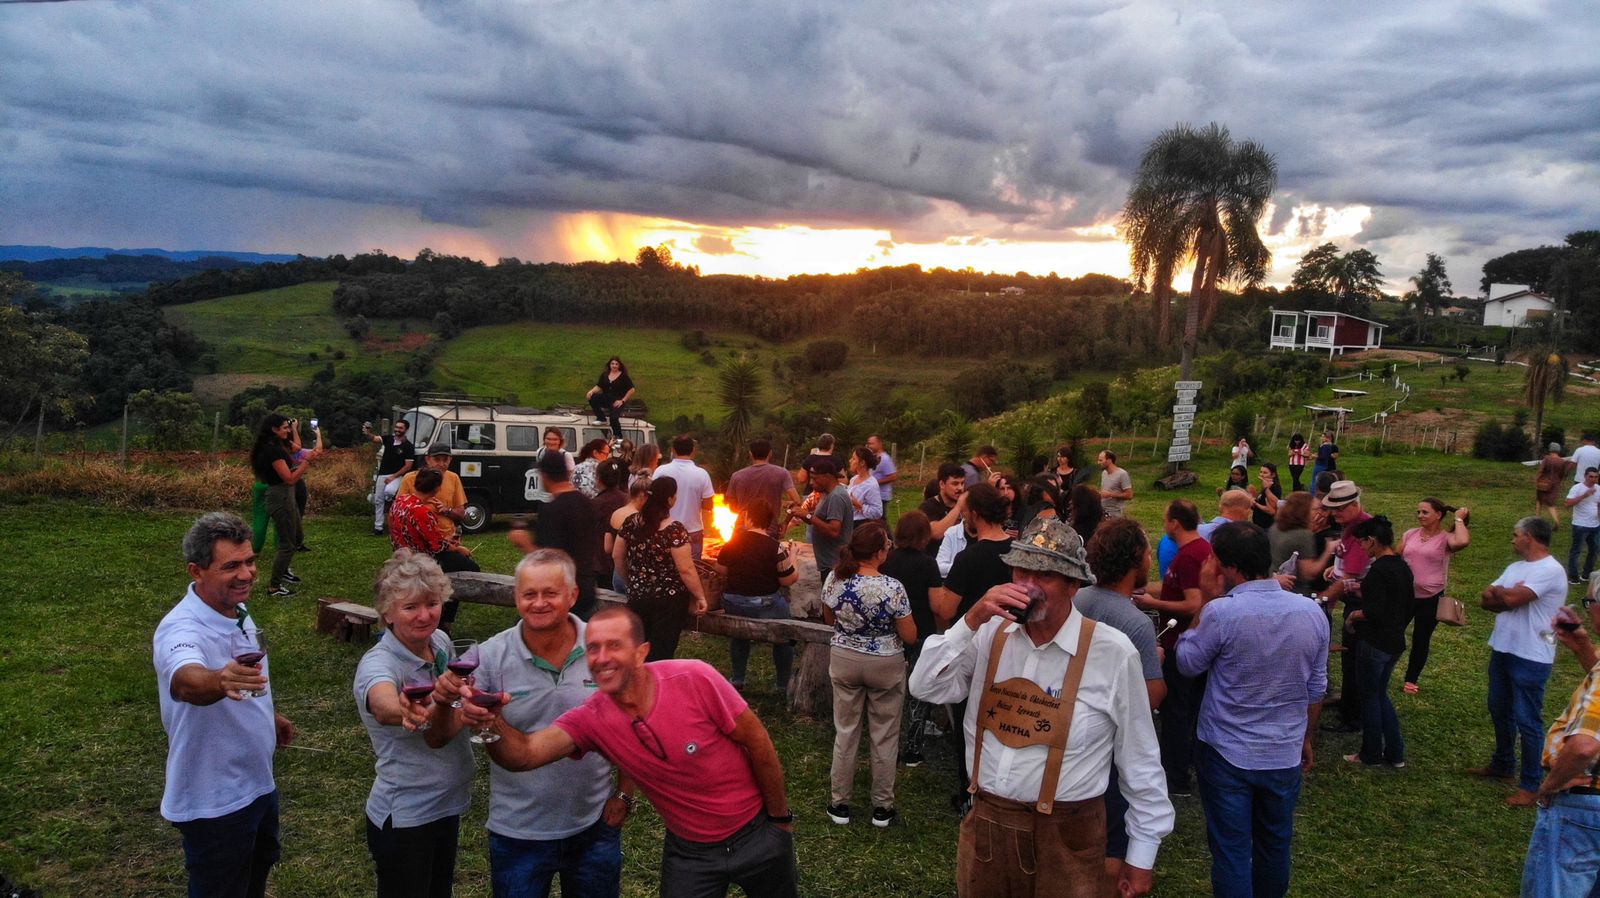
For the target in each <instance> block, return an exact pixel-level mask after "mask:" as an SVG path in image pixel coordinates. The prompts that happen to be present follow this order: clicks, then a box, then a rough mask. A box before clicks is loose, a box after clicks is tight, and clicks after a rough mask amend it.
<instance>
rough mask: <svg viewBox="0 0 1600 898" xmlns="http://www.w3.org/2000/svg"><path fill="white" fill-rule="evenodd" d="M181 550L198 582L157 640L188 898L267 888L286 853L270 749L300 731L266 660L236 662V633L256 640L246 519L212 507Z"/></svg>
mask: <svg viewBox="0 0 1600 898" xmlns="http://www.w3.org/2000/svg"><path fill="white" fill-rule="evenodd" d="M183 555H184V558H185V560H186V561H187V562H188V565H189V576H190V577H191V578H193V580H194V582H193V583H192V584H190V586H189V592H188V594H186V595H185V596H184V597H183V599H182V600H181V601H179V602H178V604H177V605H176V606H175V607H174V608H173V609H172V610H171V611H169V612H167V616H166V617H164V618H162V619H161V623H160V625H159V626H157V627H156V634H155V640H154V649H155V667H156V684H157V686H158V687H159V693H160V699H161V726H162V727H163V728H164V729H165V730H166V731H167V743H168V745H167V781H166V790H165V792H163V794H162V796H161V816H163V817H165V818H166V819H167V820H169V821H171V822H172V824H173V825H174V826H176V827H177V828H178V831H179V832H181V833H182V834H183V856H184V857H183V861H184V867H185V868H187V870H188V872H189V895H190V896H191V898H199V896H206V898H218V896H226V898H260V896H263V895H265V894H266V890H267V871H268V870H269V869H271V867H272V865H273V864H274V863H276V862H277V860H278V849H279V844H278V788H277V785H276V784H275V783H274V782H273V779H272V754H273V752H274V750H276V748H277V747H278V746H283V745H288V744H289V743H290V742H291V741H293V740H294V724H292V723H290V722H289V719H288V718H287V717H284V716H283V715H282V714H278V713H276V711H274V710H273V706H272V693H271V691H270V688H269V686H268V678H267V663H268V662H267V659H266V658H265V657H262V658H261V660H260V661H259V663H258V664H257V665H256V666H253V667H252V666H246V665H244V664H240V663H239V662H238V661H236V660H235V653H236V651H238V650H239V649H238V647H237V646H236V644H235V642H236V639H237V638H241V637H242V638H244V639H246V640H248V641H252V642H255V643H257V644H259V639H258V638H257V637H256V626H255V622H254V621H253V620H251V618H250V613H249V611H247V610H246V609H245V604H244V603H245V600H246V599H248V598H250V589H251V587H252V586H253V585H255V582H256V553H255V550H254V549H252V548H250V528H249V526H247V525H246V524H245V522H244V521H242V520H240V519H239V517H238V516H237V515H234V514H229V513H227V512H211V513H210V514H207V515H204V516H202V517H201V518H200V519H199V520H197V521H195V522H194V526H192V527H190V528H189V532H188V534H187V535H186V536H184V538H183Z"/></svg>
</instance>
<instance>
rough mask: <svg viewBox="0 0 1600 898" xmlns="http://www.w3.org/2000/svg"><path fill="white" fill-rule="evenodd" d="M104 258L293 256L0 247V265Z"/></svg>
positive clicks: (280, 257)
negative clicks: (10, 262) (7, 262)
mask: <svg viewBox="0 0 1600 898" xmlns="http://www.w3.org/2000/svg"><path fill="white" fill-rule="evenodd" d="M106 256H159V257H161V258H163V259H170V260H172V261H174V262H197V261H199V260H201V259H219V258H220V259H234V260H236V261H239V262H248V263H250V264H252V265H259V264H260V263H262V262H292V261H294V260H295V259H296V258H297V256H295V255H294V254H293V253H247V252H237V251H233V250H221V249H185V250H170V249H156V248H154V247H145V248H139V249H112V248H110V247H107V246H19V245H12V246H7V245H0V262H4V261H19V262H46V261H50V260H53V259H82V258H90V259H104V258H105V257H106Z"/></svg>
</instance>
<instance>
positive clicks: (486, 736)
mask: <svg viewBox="0 0 1600 898" xmlns="http://www.w3.org/2000/svg"><path fill="white" fill-rule="evenodd" d="M467 700H468V701H470V702H472V703H473V704H474V705H476V706H478V707H479V708H482V709H484V710H485V711H493V710H494V709H496V708H498V707H500V703H501V701H502V696H501V694H500V678H499V677H498V676H496V675H494V672H493V671H491V672H490V674H488V675H484V676H479V677H478V678H477V681H476V682H474V683H473V684H472V695H471V697H469V698H468V699H467ZM491 726H492V725H491ZM491 726H486V727H484V728H483V729H481V730H477V731H474V732H473V734H472V735H470V736H468V737H467V741H469V742H476V743H477V744H479V745H487V744H489V743H490V742H499V741H500V734H499V733H496V732H495V731H494V730H493V729H492V728H491Z"/></svg>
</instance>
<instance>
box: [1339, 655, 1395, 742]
mask: <svg viewBox="0 0 1600 898" xmlns="http://www.w3.org/2000/svg"><path fill="white" fill-rule="evenodd" d="M1399 660H1400V656H1399V655H1391V654H1389V653H1388V652H1384V651H1380V650H1379V649H1378V648H1377V647H1376V646H1374V645H1373V644H1372V643H1370V642H1365V641H1363V642H1361V643H1358V644H1357V646H1356V670H1357V676H1356V683H1357V688H1359V689H1360V690H1361V763H1363V764H1380V763H1381V764H1400V763H1403V762H1404V761H1405V759H1406V743H1405V740H1403V739H1401V738H1400V718H1399V716H1398V715H1396V714H1395V713H1394V701H1393V700H1392V699H1390V698H1389V679H1390V678H1391V677H1393V676H1394V665H1395V662H1396V661H1399ZM1345 688H1346V689H1348V688H1350V687H1349V686H1346V687H1345Z"/></svg>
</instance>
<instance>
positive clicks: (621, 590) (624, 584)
mask: <svg viewBox="0 0 1600 898" xmlns="http://www.w3.org/2000/svg"><path fill="white" fill-rule="evenodd" d="M611 591H612V592H614V593H616V594H617V595H620V596H626V595H627V594H628V580H627V578H626V577H624V576H622V575H621V574H619V573H617V572H616V571H612V572H611Z"/></svg>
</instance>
